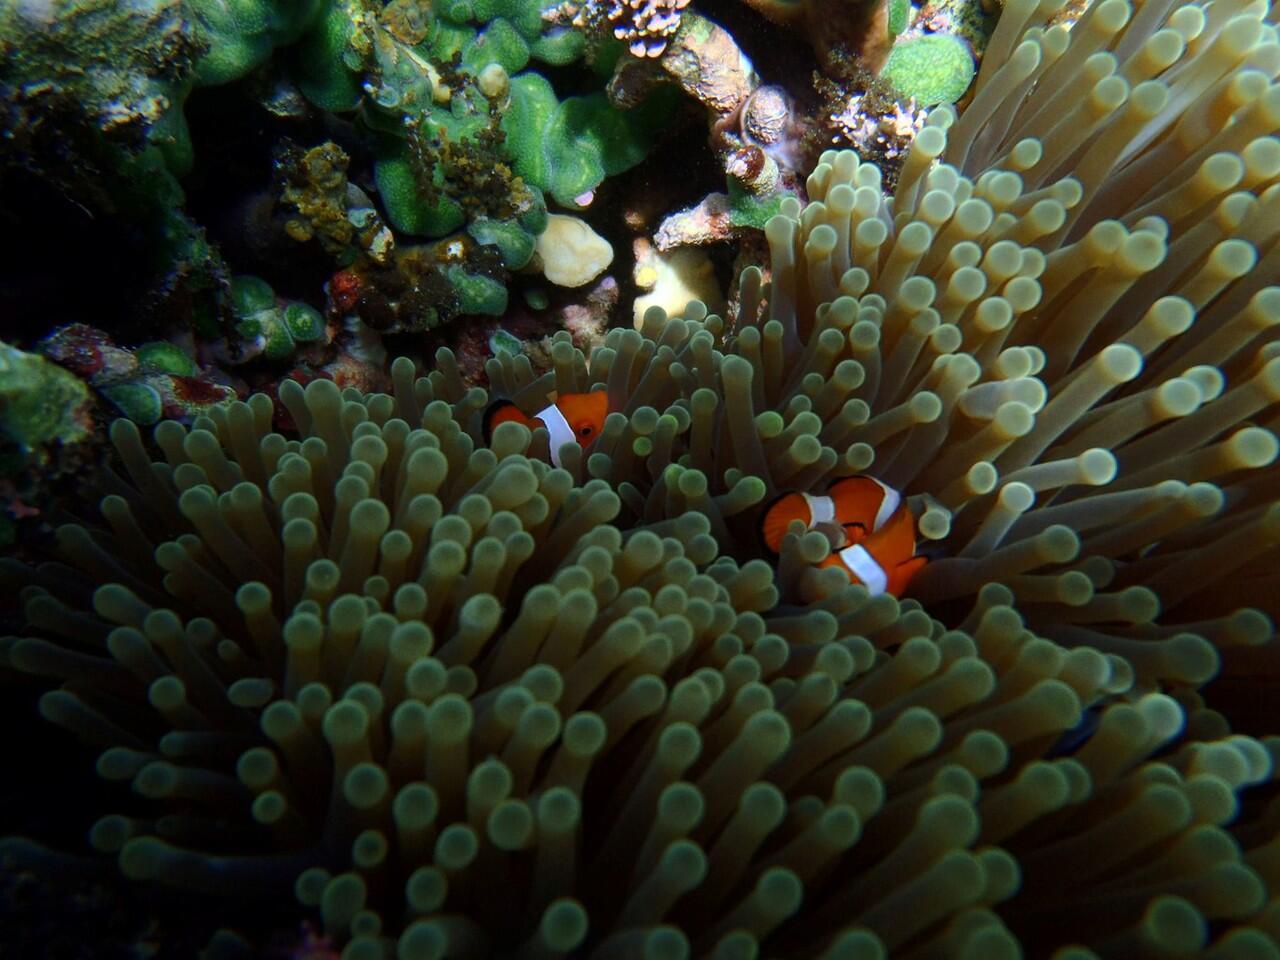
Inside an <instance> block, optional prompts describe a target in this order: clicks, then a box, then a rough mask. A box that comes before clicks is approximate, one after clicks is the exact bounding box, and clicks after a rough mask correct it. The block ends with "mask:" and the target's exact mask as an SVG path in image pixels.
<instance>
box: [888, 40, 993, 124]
mask: <svg viewBox="0 0 1280 960" xmlns="http://www.w3.org/2000/svg"><path fill="white" fill-rule="evenodd" d="M973 73H974V64H973V54H972V53H971V52H970V49H969V45H968V44H967V43H965V41H963V40H961V39H960V38H958V37H955V36H952V35H950V34H946V33H930V34H925V35H923V36H919V37H912V38H911V39H909V40H902V41H899V42H898V43H895V44H894V45H893V49H892V50H890V51H889V59H888V60H887V61H886V62H885V65H884V69H883V70H881V71H880V76H882V77H883V78H885V79H886V80H888V81H889V82H890V83H891V84H893V86H894V88H895V89H896V90H897V91H898V93H899V94H901V95H902V97H904V98H907V97H914V98H915V101H916V104H917V106H921V107H932V106H935V105H937V104H939V103H955V102H956V101H957V100H959V99H960V98H961V97H962V96H964V92H965V91H966V90H968V89H969V84H970V83H971V82H972V81H973Z"/></svg>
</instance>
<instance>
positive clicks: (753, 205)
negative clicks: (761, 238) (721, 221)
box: [729, 177, 795, 230]
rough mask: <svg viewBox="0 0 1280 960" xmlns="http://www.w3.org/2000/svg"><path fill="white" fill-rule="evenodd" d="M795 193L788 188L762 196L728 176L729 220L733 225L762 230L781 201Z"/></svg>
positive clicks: (779, 209) (780, 206) (775, 213)
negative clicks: (744, 187)
mask: <svg viewBox="0 0 1280 960" xmlns="http://www.w3.org/2000/svg"><path fill="white" fill-rule="evenodd" d="M794 196H795V194H794V193H793V192H791V191H789V190H775V191H774V192H772V193H767V194H764V195H763V196H760V195H757V194H754V193H752V192H750V191H749V190H745V189H743V187H742V186H741V185H740V184H739V183H738V182H737V181H736V180H734V179H733V178H732V177H731V178H729V222H730V223H732V224H733V225H734V226H735V227H750V228H752V229H754V230H763V229H764V225H765V224H766V223H768V222H769V218H770V217H774V216H777V215H778V213H779V211H781V209H782V201H783V200H785V199H786V198H787V197H794Z"/></svg>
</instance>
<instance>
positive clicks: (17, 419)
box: [0, 341, 92, 454]
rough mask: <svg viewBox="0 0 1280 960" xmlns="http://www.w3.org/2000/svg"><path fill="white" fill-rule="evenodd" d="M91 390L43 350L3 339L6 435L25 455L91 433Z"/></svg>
mask: <svg viewBox="0 0 1280 960" xmlns="http://www.w3.org/2000/svg"><path fill="white" fill-rule="evenodd" d="M91 402H92V401H91V398H90V394H89V388H88V387H86V386H85V384H84V382H83V381H82V380H80V378H78V377H76V376H75V375H74V374H72V373H70V372H68V371H67V370H64V369H63V368H62V367H60V366H58V365H57V364H56V363H52V362H50V361H49V360H46V359H45V358H44V357H42V356H40V355H39V354H34V353H26V352H24V351H22V350H19V349H17V348H16V347H12V346H10V345H9V344H7V343H4V342H3V341H0V438H3V440H5V441H7V442H8V443H11V444H15V445H16V446H17V447H18V448H19V449H20V450H21V452H23V453H28V454H29V453H32V452H35V451H37V450H39V449H40V448H42V447H44V446H46V445H50V444H59V445H63V446H66V445H70V444H73V443H78V442H79V441H81V440H83V439H85V437H86V436H88V433H89V418H88V410H89V406H90V404H91Z"/></svg>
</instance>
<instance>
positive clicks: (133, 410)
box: [100, 381, 164, 427]
mask: <svg viewBox="0 0 1280 960" xmlns="http://www.w3.org/2000/svg"><path fill="white" fill-rule="evenodd" d="M100 392H101V393H102V395H103V396H104V397H106V398H107V399H108V400H110V401H111V403H112V405H114V406H115V408H116V409H117V410H119V411H120V413H121V414H122V415H123V416H125V417H128V418H129V419H130V420H132V421H133V422H134V423H140V424H142V425H143V426H144V427H146V426H150V425H151V424H153V423H158V422H159V421H160V418H161V417H162V416H164V401H163V400H162V399H161V398H160V393H159V391H157V390H156V388H155V387H153V386H152V385H151V384H149V383H146V382H144V381H130V382H128V383H115V384H111V385H109V386H105V387H103V388H102V389H101V391H100Z"/></svg>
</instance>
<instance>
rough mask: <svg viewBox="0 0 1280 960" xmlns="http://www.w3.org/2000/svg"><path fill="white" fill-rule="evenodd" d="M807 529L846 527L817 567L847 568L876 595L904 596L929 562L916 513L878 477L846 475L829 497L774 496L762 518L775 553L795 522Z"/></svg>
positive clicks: (763, 532) (768, 543)
mask: <svg viewBox="0 0 1280 960" xmlns="http://www.w3.org/2000/svg"><path fill="white" fill-rule="evenodd" d="M797 520H798V521H800V523H801V524H803V526H804V528H805V530H813V529H816V528H817V527H818V526H819V525H822V524H826V525H834V526H838V527H840V528H841V530H843V531H844V545H843V546H842V547H839V548H837V549H836V550H835V551H833V552H832V553H831V555H830V556H828V557H827V558H826V559H825V560H823V561H822V562H821V563H820V564H818V566H820V567H842V568H843V569H844V570H845V571H846V572H847V573H848V574H849V577H850V579H851V580H852V581H853V582H854V583H861V584H862V585H863V586H865V587H866V588H867V589H868V590H869V591H870V592H871V594H872V595H875V594H880V593H891V594H893V595H894V596H895V597H897V596H901V595H902V592H903V591H904V590H906V588H907V584H908V583H909V582H910V580H911V578H912V577H913V576H915V574H916V573H917V571H919V570H920V568H921V567H923V566H924V565H925V562H926V559H925V558H924V557H920V556H916V555H915V550H916V529H915V517H914V516H913V515H912V513H911V509H910V508H909V507H908V506H907V505H906V503H905V502H904V501H903V499H902V494H900V493H899V492H898V491H897V490H894V489H893V488H892V487H889V486H886V485H885V484H883V483H881V482H880V481H879V480H877V479H875V478H874V477H845V478H844V479H843V480H837V481H836V482H835V483H834V484H832V485H831V488H830V489H829V490H828V491H827V494H826V496H821V497H817V496H813V495H811V494H807V493H788V494H784V495H783V496H781V497H779V498H778V499H777V500H775V501H774V502H773V503H772V504H771V505H770V506H769V508H768V509H767V510H766V511H765V514H764V517H763V518H762V519H761V523H760V532H761V535H762V537H763V539H764V543H765V546H766V547H768V548H769V549H770V550H771V551H772V552H773V553H778V552H779V550H780V549H781V548H782V538H783V536H784V535H785V534H786V532H787V530H788V529H789V528H790V526H791V524H792V523H794V522H795V521H797Z"/></svg>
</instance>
